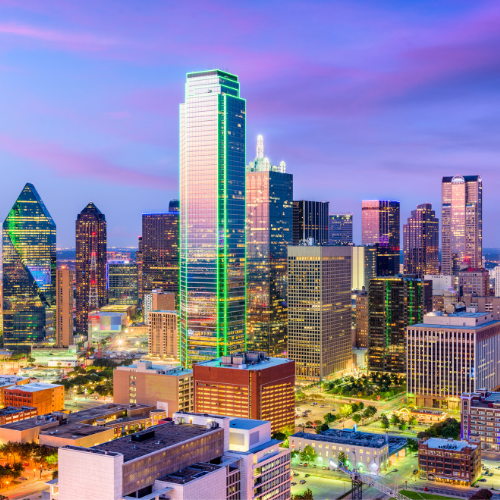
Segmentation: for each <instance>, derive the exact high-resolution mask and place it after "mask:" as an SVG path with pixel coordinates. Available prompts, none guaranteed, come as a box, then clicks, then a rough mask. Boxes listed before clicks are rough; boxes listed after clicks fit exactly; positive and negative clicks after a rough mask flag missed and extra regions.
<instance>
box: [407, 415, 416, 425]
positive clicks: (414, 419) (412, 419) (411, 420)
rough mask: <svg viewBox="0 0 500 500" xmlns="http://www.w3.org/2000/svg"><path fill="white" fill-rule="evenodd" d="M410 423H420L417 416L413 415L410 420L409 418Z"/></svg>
mask: <svg viewBox="0 0 500 500" xmlns="http://www.w3.org/2000/svg"><path fill="white" fill-rule="evenodd" d="M408 423H409V424H410V425H417V424H418V421H417V419H416V418H415V417H414V416H413V415H412V416H411V417H410V420H409V422H408Z"/></svg>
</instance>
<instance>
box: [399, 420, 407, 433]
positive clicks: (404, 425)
mask: <svg viewBox="0 0 500 500" xmlns="http://www.w3.org/2000/svg"><path fill="white" fill-rule="evenodd" d="M407 428H408V424H407V423H406V422H405V421H404V420H402V421H401V423H400V424H399V430H400V431H405V430H406V429H407Z"/></svg>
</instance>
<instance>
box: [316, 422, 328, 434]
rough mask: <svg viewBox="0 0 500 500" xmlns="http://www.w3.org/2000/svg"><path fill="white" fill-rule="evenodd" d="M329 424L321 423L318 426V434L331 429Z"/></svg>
mask: <svg viewBox="0 0 500 500" xmlns="http://www.w3.org/2000/svg"><path fill="white" fill-rule="evenodd" d="M329 428H330V427H328V424H321V425H319V426H318V427H316V434H321V433H322V432H325V431H327V430H328V429H329Z"/></svg>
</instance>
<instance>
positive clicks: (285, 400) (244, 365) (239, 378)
mask: <svg viewBox="0 0 500 500" xmlns="http://www.w3.org/2000/svg"><path fill="white" fill-rule="evenodd" d="M193 377H194V410H195V412H198V413H219V414H221V415H228V416H232V417H241V418H253V419H262V420H268V421H269V422H271V426H272V432H277V431H280V430H282V429H287V430H293V428H294V425H295V423H294V422H295V403H294V401H295V399H294V398H295V396H294V386H295V363H294V362H293V361H291V360H289V359H285V358H269V357H268V356H267V355H265V354H264V353H262V352H252V351H247V352H243V353H237V354H233V355H232V356H222V357H221V358H219V359H215V360H212V361H203V362H200V363H197V364H196V365H194V366H193Z"/></svg>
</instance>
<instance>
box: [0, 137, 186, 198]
mask: <svg viewBox="0 0 500 500" xmlns="http://www.w3.org/2000/svg"><path fill="white" fill-rule="evenodd" d="M0 148H2V149H3V150H4V151H8V152H10V153H12V154H14V155H16V156H19V157H22V158H26V159H29V160H32V161H33V162H35V163H37V164H42V165H44V166H45V168H47V169H48V170H51V171H52V172H54V173H55V174H57V175H59V176H62V177H70V178H80V179H86V180H88V179H96V180H103V181H106V182H109V183H112V184H114V185H116V184H121V185H127V186H137V187H148V188H153V189H177V188H178V180H177V178H173V177H167V176H160V175H153V174H149V173H147V169H144V171H142V172H138V171H136V170H130V169H127V168H124V167H120V166H118V165H115V164H113V163H111V162H108V161H107V160H105V159H102V158H99V157H98V156H94V155H90V154H79V153H75V152H71V151H68V150H66V149H64V148H62V147H60V146H58V145H55V144H42V143H39V142H36V141H33V140H26V139H22V140H21V139H17V138H12V137H8V136H5V135H0Z"/></svg>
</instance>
